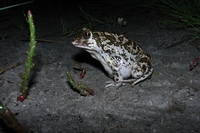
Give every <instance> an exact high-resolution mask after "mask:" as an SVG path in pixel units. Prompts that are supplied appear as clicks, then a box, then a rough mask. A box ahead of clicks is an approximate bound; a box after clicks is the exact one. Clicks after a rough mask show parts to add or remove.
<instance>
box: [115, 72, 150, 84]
mask: <svg viewBox="0 0 200 133" xmlns="http://www.w3.org/2000/svg"><path fill="white" fill-rule="evenodd" d="M152 73H153V68H151V69H150V70H149V71H148V72H147V73H145V74H143V75H142V76H140V77H139V78H136V77H133V78H132V79H127V80H119V81H118V82H122V83H132V86H134V85H135V84H137V83H139V82H141V81H143V80H145V79H146V78H148V77H149V76H151V74H152Z"/></svg>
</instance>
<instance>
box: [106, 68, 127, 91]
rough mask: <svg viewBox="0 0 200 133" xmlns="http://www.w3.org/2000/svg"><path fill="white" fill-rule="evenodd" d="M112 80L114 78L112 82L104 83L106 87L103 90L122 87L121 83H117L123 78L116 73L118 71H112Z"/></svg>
mask: <svg viewBox="0 0 200 133" xmlns="http://www.w3.org/2000/svg"><path fill="white" fill-rule="evenodd" d="M113 78H114V81H107V82H106V84H107V85H106V86H105V88H108V87H116V88H118V87H120V86H122V85H123V82H119V81H120V80H123V77H122V75H121V74H120V72H119V71H118V69H114V70H113Z"/></svg>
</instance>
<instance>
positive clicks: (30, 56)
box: [20, 10, 37, 98]
mask: <svg viewBox="0 0 200 133" xmlns="http://www.w3.org/2000/svg"><path fill="white" fill-rule="evenodd" d="M28 23H29V29H30V47H29V51H28V52H27V56H28V58H27V60H26V62H25V72H24V74H23V75H20V77H21V79H22V83H21V84H20V89H21V91H22V95H23V97H24V98H26V97H27V93H28V78H29V76H30V72H31V69H32V68H33V66H34V64H33V56H34V53H35V48H36V43H37V42H36V37H35V26H34V22H33V16H32V14H31V11H30V10H29V11H28Z"/></svg>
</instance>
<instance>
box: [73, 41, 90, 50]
mask: <svg viewBox="0 0 200 133" xmlns="http://www.w3.org/2000/svg"><path fill="white" fill-rule="evenodd" d="M72 44H73V45H74V46H75V47H77V48H82V49H85V50H91V49H92V46H90V45H88V44H80V43H77V42H72Z"/></svg>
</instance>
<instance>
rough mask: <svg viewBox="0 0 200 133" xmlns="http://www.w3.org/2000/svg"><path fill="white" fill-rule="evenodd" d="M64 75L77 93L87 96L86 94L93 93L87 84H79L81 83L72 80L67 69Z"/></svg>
mask: <svg viewBox="0 0 200 133" xmlns="http://www.w3.org/2000/svg"><path fill="white" fill-rule="evenodd" d="M66 75H67V77H68V80H69V83H70V84H71V86H72V87H73V88H74V89H75V90H77V91H79V93H80V94H81V95H83V96H88V95H94V91H93V90H92V89H90V88H88V87H87V86H85V85H83V84H81V83H78V84H77V83H75V81H74V80H73V78H72V76H71V74H70V73H69V71H66Z"/></svg>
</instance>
